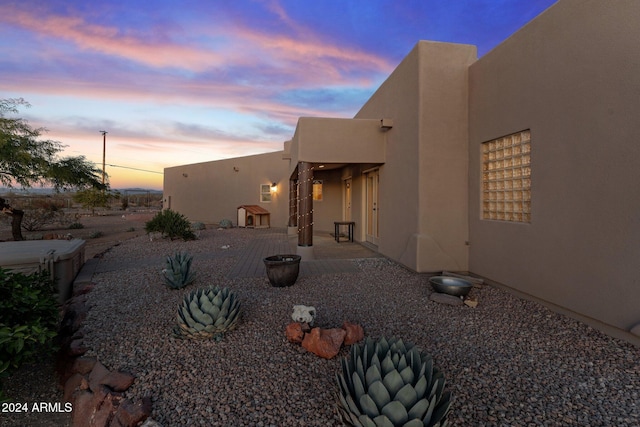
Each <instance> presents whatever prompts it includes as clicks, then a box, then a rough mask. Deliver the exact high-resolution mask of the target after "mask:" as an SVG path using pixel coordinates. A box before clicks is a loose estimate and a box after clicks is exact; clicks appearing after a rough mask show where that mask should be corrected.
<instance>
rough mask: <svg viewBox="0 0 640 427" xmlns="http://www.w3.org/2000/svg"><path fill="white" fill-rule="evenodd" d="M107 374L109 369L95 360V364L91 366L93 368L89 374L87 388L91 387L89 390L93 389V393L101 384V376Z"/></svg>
mask: <svg viewBox="0 0 640 427" xmlns="http://www.w3.org/2000/svg"><path fill="white" fill-rule="evenodd" d="M109 374H110V372H109V370H108V369H107V368H105V366H104V365H103V364H102V363H100V362H96V364H95V365H94V366H93V369H92V370H91V373H90V374H89V388H90V389H91V391H93V392H94V393H95V392H97V391H98V390H99V388H100V385H101V384H102V380H103V378H104V377H106V376H107V375H109Z"/></svg>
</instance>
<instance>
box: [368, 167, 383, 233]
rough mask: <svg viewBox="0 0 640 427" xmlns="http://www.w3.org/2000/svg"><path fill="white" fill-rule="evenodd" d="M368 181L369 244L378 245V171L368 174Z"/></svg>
mask: <svg viewBox="0 0 640 427" xmlns="http://www.w3.org/2000/svg"><path fill="white" fill-rule="evenodd" d="M366 180H367V193H366V195H367V216H366V218H367V221H366V222H367V224H366V230H367V233H366V234H367V242H369V243H373V244H374V245H377V244H378V214H379V212H380V207H379V206H378V184H379V174H378V170H377V169H376V170H374V171H371V172H368V173H367V174H366Z"/></svg>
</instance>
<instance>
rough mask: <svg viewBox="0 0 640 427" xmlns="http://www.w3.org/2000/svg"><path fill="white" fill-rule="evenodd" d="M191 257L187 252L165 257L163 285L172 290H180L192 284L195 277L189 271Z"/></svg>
mask: <svg viewBox="0 0 640 427" xmlns="http://www.w3.org/2000/svg"><path fill="white" fill-rule="evenodd" d="M191 262H193V255H189V253H187V252H176V254H175V255H173V256H168V257H167V268H166V269H164V270H162V272H163V273H164V283H165V284H166V285H167V286H169V287H170V288H173V289H181V288H184V287H185V286H187V285H188V284H189V283H191V282H193V281H194V280H195V278H196V275H195V273H194V272H193V271H191Z"/></svg>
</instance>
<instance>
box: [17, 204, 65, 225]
mask: <svg viewBox="0 0 640 427" xmlns="http://www.w3.org/2000/svg"><path fill="white" fill-rule="evenodd" d="M56 222H58V212H57V211H52V210H48V209H41V208H37V209H25V211H24V216H23V217H22V228H23V229H24V230H26V231H39V230H42V229H43V228H44V227H45V226H46V225H49V224H54V223H56Z"/></svg>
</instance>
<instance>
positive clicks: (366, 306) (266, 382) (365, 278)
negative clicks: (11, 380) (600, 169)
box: [85, 229, 640, 427]
mask: <svg viewBox="0 0 640 427" xmlns="http://www.w3.org/2000/svg"><path fill="white" fill-rule="evenodd" d="M251 237H252V230H244V229H233V230H206V231H203V232H202V233H201V235H200V239H199V240H197V241H192V242H178V241H174V242H168V241H153V242H150V241H149V240H148V239H147V238H145V237H140V238H135V239H132V240H129V241H126V242H124V243H123V244H121V245H120V246H117V247H115V248H113V249H112V250H111V251H109V252H107V253H106V254H105V255H104V257H103V259H102V261H101V262H118V261H122V262H124V260H126V262H124V263H123V264H121V265H122V268H121V269H119V270H117V271H109V272H105V273H100V274H96V275H95V276H94V281H95V282H96V284H97V286H96V288H95V290H94V291H93V292H91V294H90V297H89V304H90V305H91V306H92V308H91V311H90V314H89V316H88V318H87V321H86V336H85V344H86V345H88V347H90V348H91V349H92V350H91V351H90V352H89V353H88V355H95V356H97V357H98V359H99V360H100V361H101V362H102V363H103V364H104V365H105V366H107V367H108V368H109V369H112V370H123V371H128V372H131V373H133V374H135V375H136V376H137V380H136V382H135V383H134V385H133V386H132V388H131V389H130V390H129V391H128V392H127V397H129V398H132V399H134V400H138V399H140V398H142V397H143V396H145V395H148V396H151V398H152V401H153V414H152V417H153V419H154V420H155V421H157V422H159V423H160V424H162V425H163V426H165V427H168V426H180V425H190V426H330V425H339V424H340V422H339V419H338V418H337V416H336V411H335V404H336V392H337V385H336V383H335V374H336V373H337V372H338V370H339V366H340V365H339V357H341V356H346V355H347V354H348V350H346V349H343V350H342V351H341V354H340V356H339V357H337V358H335V359H332V360H325V359H321V358H319V357H317V356H315V355H313V354H311V353H308V352H306V351H305V350H304V349H303V348H302V347H299V346H297V345H294V344H291V343H289V342H288V341H287V340H286V338H285V336H284V329H285V326H286V325H287V324H288V323H289V322H291V319H290V315H291V312H292V306H293V305H294V304H305V305H313V306H315V307H316V308H317V311H318V317H317V319H316V324H317V325H318V326H321V327H338V326H340V325H341V324H342V322H343V321H344V320H349V321H351V322H356V323H359V324H361V325H362V326H363V327H364V329H365V334H366V335H368V336H372V337H380V336H382V335H385V336H397V337H400V338H402V339H403V340H405V341H411V342H414V343H415V344H417V345H419V346H420V347H422V348H423V349H425V350H427V351H428V352H430V353H431V354H432V355H433V357H434V361H435V363H436V365H437V366H438V367H439V368H440V369H441V370H442V371H443V372H444V374H445V377H446V379H447V384H448V387H449V389H451V390H452V391H453V393H454V396H455V402H454V404H453V407H452V412H451V414H450V416H449V420H450V422H451V424H452V425H454V426H550V425H553V426H565V425H566V426H586V425H589V426H640V349H639V348H637V347H635V346H633V345H631V344H629V343H626V342H623V341H620V340H617V339H615V338H611V337H608V336H606V335H604V334H602V333H600V332H599V331H597V330H595V329H593V328H591V327H589V326H587V325H585V324H583V323H581V322H578V321H576V320H573V319H570V318H567V317H564V316H562V315H559V314H556V313H554V312H552V311H550V310H548V309H547V308H545V307H543V306H541V305H539V304H537V303H534V302H531V301H525V300H522V299H518V298H516V297H514V296H512V295H511V294H509V293H507V292H505V291H504V290H500V289H496V288H493V287H489V286H485V287H482V288H480V289H474V290H473V291H472V296H475V297H477V298H478V300H479V305H478V307H476V308H470V307H466V306H462V307H451V306H446V305H441V304H438V303H435V302H432V301H430V300H429V299H428V297H429V294H430V293H431V290H430V288H429V287H428V285H427V276H426V275H423V274H416V273H413V272H411V271H408V270H407V269H405V268H403V267H401V266H399V265H397V264H395V263H393V262H390V261H388V260H386V259H383V258H375V259H362V260H354V261H353V262H354V263H355V264H356V265H357V267H358V269H359V272H358V273H351V274H335V275H322V276H307V277H301V278H299V279H298V281H297V282H296V284H295V285H294V286H292V287H290V288H274V287H271V286H270V285H269V283H268V281H267V279H266V278H237V279H231V278H228V277H227V272H228V271H229V270H230V269H231V267H232V266H233V265H234V264H235V263H236V262H237V261H238V259H239V258H238V257H240V256H242V249H243V248H244V247H245V246H246V245H247V243H248V242H249V240H250V239H251ZM223 245H230V249H228V250H224V249H221V246H223ZM176 249H186V250H188V251H189V252H190V253H192V254H194V255H195V260H194V263H193V268H194V269H195V271H196V272H197V280H196V282H195V283H194V284H192V285H190V286H188V287H186V288H184V289H182V290H171V289H169V288H167V287H166V286H164V285H163V284H162V278H161V275H160V270H161V269H162V268H163V261H162V260H163V258H164V256H166V255H168V254H170V253H173V252H174V251H175V250H176ZM152 257H157V258H158V260H159V261H158V265H157V266H149V263H148V262H143V260H148V259H149V258H152ZM138 263H139V266H136V265H137V264H138ZM208 285H218V286H228V287H229V288H231V289H232V290H233V291H234V292H236V293H237V294H238V296H239V297H240V300H241V303H242V307H243V312H242V318H241V322H240V323H239V325H238V327H237V329H236V330H234V331H232V332H230V333H228V334H227V335H226V336H225V337H224V338H223V339H222V340H221V341H219V342H215V341H204V342H194V341H189V340H179V339H175V338H172V337H171V330H172V328H173V326H174V324H175V317H176V310H177V307H178V305H179V303H180V300H181V299H182V297H183V295H184V294H185V293H187V292H189V291H191V290H192V289H194V288H197V287H204V286H208Z"/></svg>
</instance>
